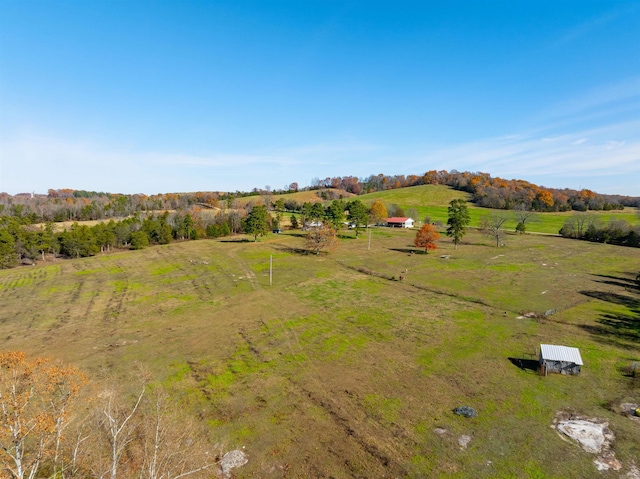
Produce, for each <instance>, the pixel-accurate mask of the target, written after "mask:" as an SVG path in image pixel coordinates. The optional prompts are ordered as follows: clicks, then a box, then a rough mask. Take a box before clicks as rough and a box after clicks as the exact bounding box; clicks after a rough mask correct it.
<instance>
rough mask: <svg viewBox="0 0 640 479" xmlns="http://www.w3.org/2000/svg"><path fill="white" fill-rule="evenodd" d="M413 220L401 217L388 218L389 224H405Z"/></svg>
mask: <svg viewBox="0 0 640 479" xmlns="http://www.w3.org/2000/svg"><path fill="white" fill-rule="evenodd" d="M410 219H411V218H404V217H401V216H393V217H391V218H387V223H404V222H405V221H407V220H410Z"/></svg>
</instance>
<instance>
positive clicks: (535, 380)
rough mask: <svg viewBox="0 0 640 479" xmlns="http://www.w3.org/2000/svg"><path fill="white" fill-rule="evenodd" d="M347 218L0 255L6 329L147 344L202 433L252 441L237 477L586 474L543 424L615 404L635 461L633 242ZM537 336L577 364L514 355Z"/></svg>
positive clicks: (57, 352)
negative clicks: (25, 263)
mask: <svg viewBox="0 0 640 479" xmlns="http://www.w3.org/2000/svg"><path fill="white" fill-rule="evenodd" d="M399 204H400V203H399ZM407 206H409V205H407ZM427 208H428V206H427ZM353 234H354V233H353V232H352V231H348V232H347V231H345V233H344V236H345V238H344V239H342V240H341V243H340V246H339V248H338V249H337V250H336V251H335V252H332V253H331V254H328V255H327V254H321V255H319V256H315V255H310V254H305V253H304V251H303V250H301V248H302V244H303V241H302V238H301V237H300V233H299V232H287V233H285V234H282V235H269V236H268V237H266V238H264V239H263V240H262V241H259V242H257V243H254V242H241V241H239V240H241V239H243V238H242V237H238V238H230V239H225V240H222V241H217V240H216V241H213V240H202V241H193V242H184V243H179V244H171V245H166V246H157V247H152V248H148V249H145V250H141V251H132V252H118V253H113V254H109V255H102V256H96V257H93V258H86V259H78V260H65V261H62V260H60V261H57V262H55V263H44V264H43V263H41V264H38V265H37V266H34V267H21V268H16V269H11V270H3V271H0V337H1V338H2V340H3V346H2V348H3V350H13V349H20V350H24V351H26V352H28V353H30V354H31V355H45V356H49V357H54V358H58V359H62V360H64V361H67V362H71V363H73V364H74V365H76V366H78V367H80V368H82V369H83V370H85V371H86V372H87V373H88V374H89V375H90V376H91V377H93V378H94V380H95V381H98V382H99V381H101V380H102V379H101V378H104V376H105V373H107V374H108V375H112V376H115V377H121V378H126V377H128V373H129V371H130V370H131V368H132V365H133V364H134V363H136V362H139V363H142V364H144V365H145V366H146V367H147V368H149V370H150V371H151V372H152V374H153V378H154V381H155V382H158V383H162V384H164V385H165V386H166V387H167V388H169V390H170V391H172V395H173V397H174V399H175V401H176V402H177V403H178V404H180V405H181V407H182V408H184V409H185V410H188V411H192V413H193V415H194V416H196V417H198V418H199V420H201V421H204V422H206V424H208V426H209V429H210V438H211V441H212V443H213V442H217V443H218V444H222V445H224V446H225V448H228V449H230V448H236V447H245V451H246V453H247V455H248V457H249V463H248V464H247V465H246V466H244V467H242V468H239V469H237V470H235V471H234V472H235V473H237V477H240V478H242V477H262V478H276V477H277V478H280V477H284V476H285V475H286V477H287V478H294V477H295V478H308V477H334V478H356V477H366V478H370V477H410V478H422V477H445V478H446V477H450V478H483V477H486V478H547V477H548V478H585V477H596V475H597V474H600V473H598V472H597V471H596V469H595V467H594V465H593V459H594V456H593V455H591V454H588V453H586V452H584V451H582V450H581V449H579V448H578V447H577V446H575V445H574V444H571V443H569V442H567V441H564V440H562V439H561V438H560V437H559V436H558V435H557V434H556V433H555V432H554V431H553V430H552V429H551V427H550V425H551V421H552V418H553V417H554V415H555V414H556V412H558V411H561V410H562V411H573V412H575V413H578V414H582V415H586V416H590V417H599V418H603V419H606V420H607V421H609V424H610V428H611V429H612V430H613V431H614V433H615V435H616V442H615V444H614V451H615V453H616V457H617V458H618V459H619V460H620V461H621V462H622V464H623V467H624V469H623V470H622V471H621V472H622V473H624V472H626V471H627V470H628V468H629V467H630V465H631V464H632V463H633V461H635V462H636V464H638V458H639V457H640V429H639V428H638V423H637V422H634V421H632V420H631V419H629V418H626V417H623V416H621V415H619V414H617V413H616V412H614V410H615V406H616V405H618V404H620V403H621V402H624V401H627V402H629V401H636V402H637V401H638V400H640V381H638V380H635V382H634V380H633V379H631V378H628V377H625V376H624V375H623V374H622V373H621V371H620V368H621V367H623V366H626V365H628V364H630V363H631V362H633V361H640V326H639V325H640V298H639V291H638V288H637V286H635V284H634V283H633V281H632V278H633V277H635V274H636V273H637V271H638V270H639V269H640V250H637V249H628V248H622V247H615V246H610V245H603V244H592V243H586V242H579V241H573V240H567V239H563V238H558V237H545V236H535V235H524V236H516V235H513V236H509V237H507V239H506V241H505V243H506V246H505V247H503V248H495V247H493V246H492V241H491V240H489V239H487V238H485V237H483V236H481V235H479V234H478V233H477V232H474V231H470V232H469V233H468V234H467V236H465V237H464V239H463V242H462V244H460V245H459V247H458V249H454V247H453V244H452V243H451V241H450V240H449V239H448V238H446V237H444V236H443V239H442V240H441V241H440V249H439V250H437V251H436V252H433V253H430V254H428V255H427V254H422V253H421V252H416V251H417V250H415V248H414V247H413V245H412V241H413V237H414V234H415V232H412V231H406V230H403V231H401V230H390V229H386V228H379V229H373V230H372V231H371V246H370V248H369V240H368V235H367V234H363V235H362V236H361V238H360V239H357V240H356V239H354V238H353ZM236 240H237V241H236ZM442 256H446V257H445V258H443V257H442ZM270 257H272V258H273V265H274V269H273V285H272V286H270V285H269V261H270ZM401 275H402V276H404V280H403V281H397V280H393V279H392V278H398V277H399V276H401ZM548 310H554V311H555V314H553V315H551V316H548V317H542V318H524V317H522V316H523V315H524V314H525V313H538V314H540V315H543V314H544V312H545V311H548ZM540 343H551V344H563V345H567V346H574V347H579V348H580V350H581V353H582V356H583V359H584V361H585V366H584V368H583V372H582V374H581V375H580V376H577V377H568V376H560V375H550V376H548V377H546V378H545V377H540V376H538V375H537V374H536V373H535V372H534V371H531V370H523V369H520V368H518V367H516V366H515V365H514V364H512V362H511V361H510V360H509V358H522V357H523V354H524V353H534V352H535V351H536V348H538V347H539V344H540ZM460 405H468V406H471V407H474V408H475V409H476V410H477V411H478V417H477V418H474V419H466V418H461V417H459V416H455V415H454V414H453V413H452V409H454V408H455V407H457V406H460ZM436 428H443V429H445V430H446V433H444V434H441V435H438V434H436V433H434V429H436ZM462 434H467V435H470V436H471V437H472V440H471V443H470V444H469V447H468V448H467V449H466V450H462V449H461V448H460V447H459V446H458V443H457V439H458V437H460V435H462ZM602 476H603V477H614V476H612V475H610V474H609V475H608V474H607V473H602Z"/></svg>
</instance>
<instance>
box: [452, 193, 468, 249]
mask: <svg viewBox="0 0 640 479" xmlns="http://www.w3.org/2000/svg"><path fill="white" fill-rule="evenodd" d="M448 212H449V219H448V220H447V225H449V226H447V236H450V237H452V238H453V244H454V248H455V249H458V243H460V240H461V239H462V237H463V236H464V235H465V233H466V232H467V226H469V223H470V222H471V217H470V216H469V208H467V202H466V201H465V200H463V199H460V198H459V199H457V200H452V201H451V202H450V203H449V208H448Z"/></svg>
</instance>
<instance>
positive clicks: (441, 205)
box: [360, 185, 640, 234]
mask: <svg viewBox="0 0 640 479" xmlns="http://www.w3.org/2000/svg"><path fill="white" fill-rule="evenodd" d="M360 198H361V199H362V200H363V201H365V202H367V203H372V202H373V201H374V200H375V199H380V200H382V201H383V202H384V203H386V204H387V205H390V204H394V203H395V204H397V205H399V206H401V207H402V208H404V209H407V208H416V209H417V210H418V212H419V213H420V218H419V219H420V220H424V218H425V216H429V217H430V218H431V221H441V222H443V223H445V224H446V222H447V205H448V203H449V202H450V201H451V200H453V199H457V198H464V199H469V198H470V195H469V194H468V193H464V192H462V191H457V190H454V189H452V188H449V187H448V186H442V185H423V186H412V187H410V188H400V189H397V190H387V191H380V192H377V193H370V194H367V195H362V196H360ZM499 211H500V210H492V209H489V208H479V207H477V206H475V205H473V204H471V203H469V214H470V216H471V226H478V225H479V224H480V218H482V216H486V215H488V214H491V213H495V212H499ZM507 214H509V213H508V212H507ZM573 214H575V213H574V212H567V213H540V214H536V218H535V219H534V220H533V222H531V224H528V225H527V231H530V232H538V233H550V234H557V233H558V231H560V228H562V225H563V224H564V222H565V221H566V220H567V218H569V217H570V216H571V215H573ZM592 214H594V215H596V216H597V217H598V218H599V219H600V221H601V222H603V223H608V222H609V220H610V219H624V220H626V221H628V222H630V223H631V224H638V223H640V218H639V217H638V215H637V213H636V209H635V208H626V209H625V210H623V211H603V212H593V213H592ZM516 224H517V222H516V221H514V220H510V221H508V222H507V224H506V227H507V228H508V229H511V230H514V229H515V227H516Z"/></svg>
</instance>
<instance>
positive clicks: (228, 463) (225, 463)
mask: <svg viewBox="0 0 640 479" xmlns="http://www.w3.org/2000/svg"><path fill="white" fill-rule="evenodd" d="M247 462H249V459H247V456H246V454H245V453H244V452H242V451H241V450H239V449H234V450H233V451H229V452H228V453H226V454H225V455H224V456H222V459H220V469H221V470H222V477H223V478H224V479H229V478H230V477H231V470H232V469H235V468H236V467H240V466H244V465H245V464H246V463H247Z"/></svg>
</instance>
